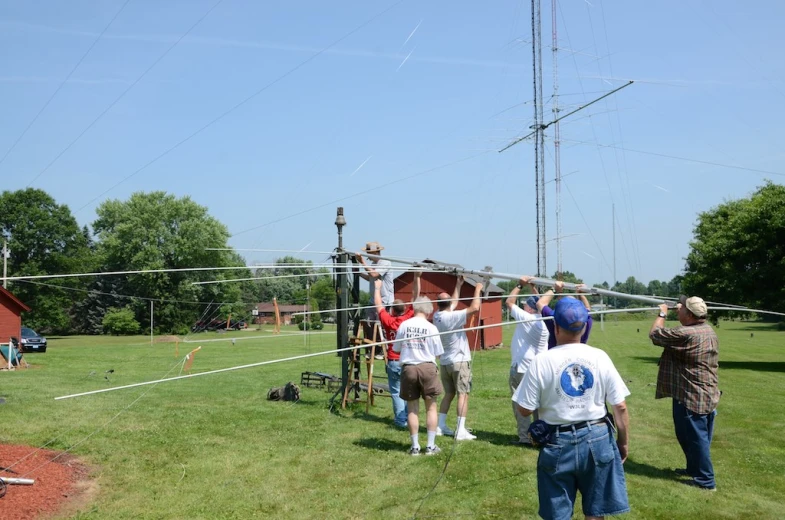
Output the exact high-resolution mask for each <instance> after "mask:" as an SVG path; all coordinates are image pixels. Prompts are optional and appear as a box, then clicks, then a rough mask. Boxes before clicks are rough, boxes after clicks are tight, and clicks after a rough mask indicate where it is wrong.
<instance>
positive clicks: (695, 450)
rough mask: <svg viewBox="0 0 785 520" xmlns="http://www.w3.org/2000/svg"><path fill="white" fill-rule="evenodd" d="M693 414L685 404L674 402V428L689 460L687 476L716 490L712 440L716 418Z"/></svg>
mask: <svg viewBox="0 0 785 520" xmlns="http://www.w3.org/2000/svg"><path fill="white" fill-rule="evenodd" d="M715 415H717V410H714V411H712V412H711V413H707V414H699V413H695V412H691V411H690V410H688V409H687V407H686V406H684V403H681V402H679V401H677V400H676V399H674V400H673V426H674V427H675V429H676V438H677V439H678V440H679V445H680V446H681V450H682V451H683V452H684V456H685V457H686V459H687V474H688V475H690V476H691V477H692V478H693V480H694V481H695V483H696V484H698V485H700V486H703V487H705V488H714V487H715V486H716V485H717V484H716V482H715V481H714V466H713V465H712V463H711V453H710V448H711V439H712V437H713V436H714V416H715Z"/></svg>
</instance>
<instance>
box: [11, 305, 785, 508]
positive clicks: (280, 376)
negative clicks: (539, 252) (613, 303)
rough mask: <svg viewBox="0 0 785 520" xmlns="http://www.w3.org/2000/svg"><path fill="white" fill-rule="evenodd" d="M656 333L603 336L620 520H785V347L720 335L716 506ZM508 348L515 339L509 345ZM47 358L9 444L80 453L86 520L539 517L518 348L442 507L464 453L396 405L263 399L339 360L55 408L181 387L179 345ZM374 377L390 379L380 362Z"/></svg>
mask: <svg viewBox="0 0 785 520" xmlns="http://www.w3.org/2000/svg"><path fill="white" fill-rule="evenodd" d="M649 325H650V321H648V320H647V321H645V322H629V321H627V322H625V321H619V322H613V321H612V320H611V321H609V322H607V323H606V324H605V330H604V331H602V330H600V325H599V323H598V324H596V325H595V329H594V331H593V332H592V337H591V341H590V343H591V344H592V345H594V346H597V347H600V348H603V349H605V350H606V351H607V352H608V353H609V354H610V356H611V358H612V359H613V361H614V363H615V364H616V367H617V368H618V369H619V371H620V372H621V374H622V376H623V378H624V379H625V381H627V385H628V387H629V389H630V391H631V392H632V395H631V396H630V397H629V399H628V405H629V409H630V416H631V419H630V422H631V448H630V457H629V459H628V461H627V463H626V464H625V469H626V472H627V484H628V490H629V497H630V504H631V506H632V512H631V513H630V514H628V515H626V516H624V518H645V519H651V518H663V519H671V518H691V519H716V518H742V517H745V518H746V517H753V518H758V519H768V518H781V517H783V516H784V515H785V508H783V506H782V503H783V498H782V497H783V495H784V494H785V440H783V437H782V432H783V431H784V430H785V413H783V411H782V408H781V406H782V403H783V402H784V401H785V384H783V382H784V381H783V372H785V354H784V353H783V340H784V339H785V333H783V332H775V331H773V330H772V329H770V328H767V327H766V326H765V325H762V324H750V323H739V322H722V324H721V327H720V328H719V329H718V333H719V335H720V364H721V367H720V384H721V388H722V389H723V390H724V395H723V398H722V401H721V402H720V407H719V415H718V416H717V422H716V432H715V438H714V444H713V459H714V465H715V471H716V474H717V483H718V492H717V493H707V492H704V491H701V490H696V489H691V488H688V487H687V486H684V485H682V484H680V483H679V481H678V480H676V479H675V478H674V477H673V475H672V471H671V470H672V468H675V467H682V466H683V465H684V460H683V457H682V454H681V451H680V449H679V446H678V443H677V442H676V439H675V436H674V434H673V426H672V422H671V417H670V409H671V408H670V406H671V403H670V400H665V399H663V400H659V401H655V400H654V383H655V381H656V373H657V365H656V362H657V358H658V356H659V349H658V347H654V346H652V345H651V344H650V342H649V341H648V338H647V334H646V333H647V331H648V329H649ZM638 329H640V332H637V330H638ZM295 332H297V331H296V330H294V329H289V328H287V330H285V331H284V334H288V333H295ZM328 332H330V333H327V334H315V335H311V336H307V337H305V336H302V335H293V336H286V335H284V334H282V335H281V336H278V337H276V336H274V335H273V334H271V333H269V332H264V331H262V332H259V331H243V332H233V333H227V334H220V335H219V334H199V335H191V336H189V337H188V338H187V339H188V340H189V341H195V343H187V344H183V343H181V344H180V346H179V354H180V356H181V357H182V356H184V355H185V354H186V353H187V352H188V351H189V350H190V349H192V348H195V347H196V346H198V345H201V346H202V350H201V351H200V352H199V353H198V354H197V356H196V360H195V362H194V366H193V369H192V373H197V372H200V371H207V370H213V369H218V368H224V367H231V366H235V365H242V364H248V363H254V362H259V361H265V360H273V359H277V358H282V357H287V356H294V355H298V354H305V353H314V352H319V351H324V350H331V349H333V348H334V347H335V339H334V333H332V331H328ZM751 332H754V338H751V337H750V333H751ZM511 333H512V330H511V328H509V327H506V328H505V343H506V344H507V343H509V338H510V336H511ZM258 336H261V337H258ZM231 338H237V341H236V343H235V344H234V345H233V344H232V343H231V341H230V339H231ZM208 339H212V340H215V339H218V340H220V341H207V340H208ZM49 345H50V346H49V350H48V351H47V352H46V353H45V354H27V355H26V356H25V357H26V359H27V360H28V361H29V362H30V363H31V364H32V365H33V366H32V368H31V369H30V370H17V371H14V372H3V373H0V395H2V396H3V397H5V398H6V400H7V402H6V404H4V405H2V406H0V417H1V418H2V421H0V442H4V443H15V444H28V445H31V446H42V445H44V444H46V443H50V445H49V446H48V447H50V448H52V449H59V450H64V449H69V448H70V449H71V451H72V452H73V453H74V454H75V455H77V456H79V457H80V458H81V459H82V460H83V461H85V462H87V463H88V464H90V465H92V466H93V467H94V475H93V476H94V478H95V479H96V480H97V482H98V484H99V486H100V492H99V494H98V496H97V498H96V500H95V501H94V503H92V504H90V505H89V506H87V507H86V508H85V509H84V510H83V511H81V512H80V513H78V514H77V515H76V516H75V517H74V518H84V519H87V518H90V519H106V518H112V519H123V518H129V519H130V518H134V519H136V518H204V519H215V518H238V519H239V518H412V517H414V515H415V512H417V511H418V508H420V506H421V508H420V509H419V514H418V517H419V518H434V517H443V518H459V517H460V518H464V517H465V518H485V517H488V518H491V517H493V518H535V517H536V512H537V480H536V473H535V465H536V457H537V452H536V451H534V450H529V449H522V448H518V447H515V446H512V445H510V444H509V442H510V441H511V440H513V438H514V435H515V433H514V432H515V420H514V419H513V416H512V409H511V405H510V396H509V390H508V388H507V375H508V370H509V368H508V367H509V361H510V360H509V356H510V353H509V350H508V349H506V348H504V349H499V350H492V351H487V352H479V353H477V354H476V356H475V361H474V365H473V368H474V383H473V384H474V386H473V393H472V397H471V399H470V407H469V419H468V426H469V427H470V428H472V429H473V431H474V433H475V434H476V435H477V437H478V439H477V440H476V441H474V442H463V443H459V444H457V446H455V451H454V452H453V453H452V456H451V458H450V459H449V460H450V462H449V465H448V466H447V468H446V470H445V471H444V476H443V478H442V479H441V481H440V482H439V484H438V486H436V488H435V489H434V490H433V492H430V491H431V489H432V488H433V486H434V484H435V483H436V481H437V479H438V478H439V476H440V475H441V474H442V471H443V470H444V468H445V462H446V461H447V460H448V456H449V455H450V453H451V450H452V448H453V442H452V440H451V439H449V438H440V440H439V444H440V446H441V447H442V449H443V453H442V455H440V456H437V457H417V458H414V457H409V456H407V455H406V450H407V448H408V445H409V437H408V433H407V432H405V431H401V430H397V429H394V428H392V427H391V426H390V418H391V405H390V401H389V399H386V398H377V405H376V406H375V407H373V408H372V409H371V413H370V414H367V415H366V414H365V405H359V404H358V405H354V406H353V407H352V408H350V409H347V410H338V411H337V412H336V413H331V411H330V410H329V407H328V401H329V398H330V395H331V394H329V393H327V391H326V390H318V389H306V388H303V389H302V401H301V402H299V403H297V404H292V403H284V402H268V401H266V394H267V390H268V389H269V388H270V387H272V386H279V385H283V384H284V383H286V382H287V381H290V380H291V381H295V382H298V383H299V380H300V373H301V372H303V371H306V370H310V371H323V372H329V373H333V374H336V375H337V374H339V373H340V359H339V358H338V357H336V356H335V355H327V356H321V357H316V358H311V359H305V360H300V361H294V362H287V363H280V364H275V365H269V366H263V367H258V368H251V369H245V370H239V371H235V372H229V373H223V374H217V375H207V376H204V377H197V378H193V379H187V380H183V381H176V382H171V383H162V384H158V385H156V386H144V387H139V388H133V389H128V390H120V391H117V392H111V393H105V394H98V395H93V396H87V397H80V398H76V399H69V400H64V401H55V400H54V397H56V396H61V395H67V394H72V393H78V392H84V391H88V390H94V389H100V388H107V387H111V386H119V385H125V384H130V383H136V382H141V381H147V380H154V379H159V378H162V377H164V376H167V375H169V376H172V375H177V374H178V373H179V368H178V362H179V361H178V359H176V358H175V355H174V354H175V346H174V344H166V343H158V344H154V345H152V346H151V345H150V344H149V338H145V337H141V336H136V337H130V338H128V337H124V338H115V337H85V336H80V337H64V338H51V339H50V343H49ZM110 369H111V370H114V372H113V373H111V374H109V375H108V376H107V377H108V380H107V379H105V375H106V374H105V372H106V371H107V370H110ZM376 373H377V374H378V375H383V374H384V367H383V364H382V362H377V363H376ZM450 421H451V422H453V423H454V412H453V413H451V414H450ZM424 441H425V435H424V431H423V432H422V435H421V442H422V443H423V444H424ZM34 477H35V475H33V478H34ZM429 492H430V493H429ZM426 495H427V498H426V499H425V500H424V502H423V501H422V499H423V497H426ZM421 503H422V505H421ZM576 511H577V512H578V513H580V506H578V508H577V509H576ZM0 516H3V517H4V516H5V515H4V514H2V501H1V500H0ZM576 518H582V515H580V514H579V515H576Z"/></svg>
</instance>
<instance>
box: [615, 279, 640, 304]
mask: <svg viewBox="0 0 785 520" xmlns="http://www.w3.org/2000/svg"><path fill="white" fill-rule="evenodd" d="M611 290H613V291H616V292H621V293H626V294H646V292H647V290H648V288H647V287H646V286H645V285H643V284H642V283H641V282H639V281H638V280H636V279H635V277H634V276H630V277H628V278H627V280H625V281H624V282H616V284H615V285H614V286H613V289H611ZM615 300H617V302H615V303H614V304H613V305H614V306H615V307H618V308H622V309H623V308H627V307H635V306H637V305H638V303H637V302H635V301H633V300H624V299H621V298H615Z"/></svg>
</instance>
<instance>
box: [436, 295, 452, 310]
mask: <svg viewBox="0 0 785 520" xmlns="http://www.w3.org/2000/svg"><path fill="white" fill-rule="evenodd" d="M438 299H439V301H438V302H436V306H437V307H438V308H439V310H440V311H446V310H448V309H449V308H450V304H451V303H452V302H450V301H446V300H449V299H450V295H449V294H447V293H446V292H440V293H439V296H438Z"/></svg>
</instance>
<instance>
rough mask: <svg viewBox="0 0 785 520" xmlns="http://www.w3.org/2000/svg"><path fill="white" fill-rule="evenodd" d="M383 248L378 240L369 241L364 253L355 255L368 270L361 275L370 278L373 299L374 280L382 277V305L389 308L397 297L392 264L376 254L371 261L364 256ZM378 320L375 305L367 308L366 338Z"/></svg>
mask: <svg viewBox="0 0 785 520" xmlns="http://www.w3.org/2000/svg"><path fill="white" fill-rule="evenodd" d="M382 249H384V247H382V245H381V244H379V243H378V242H368V243H367V244H365V249H364V250H363V252H364V253H357V254H356V255H355V257H356V258H357V262H359V263H360V264H361V265H362V266H363V267H364V268H365V271H366V272H364V273H363V272H362V271H361V272H360V276H362V277H363V278H365V279H366V280H368V293H369V294H370V295H371V299H373V293H374V291H375V288H374V281H375V280H377V279H380V280H381V281H382V288H381V291H380V292H381V296H382V305H384V307H385V308H389V307H390V306H391V305H392V302H393V300H394V299H395V289H394V287H395V285H394V283H393V272H392V264H391V263H390V261H389V260H383V259H381V258H378V257H374V256H369V257H368V259H369V260H370V263H368V262H366V261H365V257H364V256H363V254H367V255H378V254H379V253H381V251H382ZM376 321H379V315H378V314H377V313H376V309H375V308H373V307H371V308H370V309H366V311H365V323H363V331H364V334H365V337H366V338H371V337H372V336H373V322H376ZM378 339H379V340H381V339H383V338H381V337H380V338H378ZM381 357H383V356H381Z"/></svg>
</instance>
